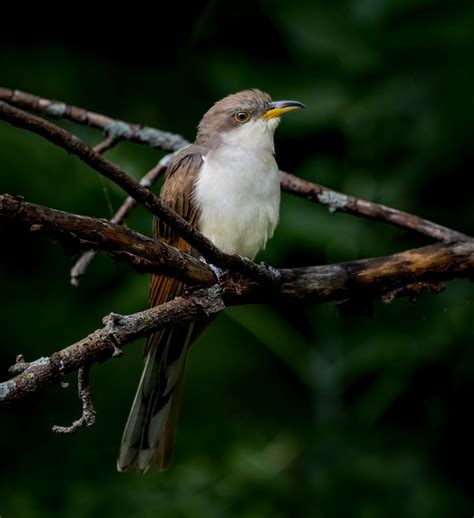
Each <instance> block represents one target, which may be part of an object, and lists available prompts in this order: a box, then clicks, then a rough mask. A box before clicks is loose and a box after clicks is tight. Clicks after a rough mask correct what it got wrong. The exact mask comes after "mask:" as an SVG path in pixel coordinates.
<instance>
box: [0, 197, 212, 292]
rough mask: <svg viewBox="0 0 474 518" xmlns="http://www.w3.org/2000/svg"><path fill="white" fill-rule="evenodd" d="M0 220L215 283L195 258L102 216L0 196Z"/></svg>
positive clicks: (189, 279) (146, 267) (137, 264)
mask: <svg viewBox="0 0 474 518" xmlns="http://www.w3.org/2000/svg"><path fill="white" fill-rule="evenodd" d="M0 221H11V222H18V223H22V224H26V225H28V226H29V227H30V228H31V230H34V231H37V232H44V233H46V234H47V235H48V236H49V237H52V238H54V239H57V240H58V241H60V242H61V243H62V244H63V245H65V246H66V247H71V248H72V249H76V250H77V248H78V247H79V248H80V249H84V248H86V249H90V248H91V247H93V248H97V249H102V250H105V251H106V252H108V253H109V254H110V255H111V256H113V257H115V258H117V259H120V260H125V261H127V262H128V263H129V264H131V265H132V266H133V267H134V268H137V269H138V270H139V271H142V272H153V273H162V274H165V275H170V276H174V277H176V278H178V279H181V280H182V281H184V282H186V283H189V284H203V285H209V284H214V283H215V282H216V278H215V275H214V273H213V271H212V270H211V268H209V267H208V266H207V265H206V264H204V263H203V262H202V261H199V260H198V259H196V258H195V257H192V256H190V255H187V254H184V253H182V252H181V251H179V250H178V249H176V248H174V247H172V246H170V245H167V244H166V243H162V242H160V241H158V240H155V239H151V238H149V237H147V236H144V235H143V234H140V233H138V232H135V231H133V230H130V229H128V228H126V227H123V226H121V225H117V224H116V223H111V222H110V221H107V220H105V219H98V218H91V217H88V216H79V215H76V214H70V213H68V212H63V211H59V210H54V209H49V208H47V207H42V206H41V205H35V204H33V203H28V202H26V201H23V200H21V199H18V198H14V197H12V196H9V195H2V196H0ZM150 268H151V269H150Z"/></svg>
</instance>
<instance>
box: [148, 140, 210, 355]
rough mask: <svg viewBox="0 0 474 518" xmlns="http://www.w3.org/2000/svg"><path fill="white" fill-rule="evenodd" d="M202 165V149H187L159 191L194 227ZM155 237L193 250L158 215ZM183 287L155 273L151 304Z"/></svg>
mask: <svg viewBox="0 0 474 518" xmlns="http://www.w3.org/2000/svg"><path fill="white" fill-rule="evenodd" d="M201 166H202V149H201V148H199V147H197V146H190V147H189V148H187V149H185V150H184V151H183V152H182V154H181V153H180V154H178V155H177V157H176V158H175V159H174V160H173V162H172V163H171V165H170V167H169V170H168V173H167V175H166V179H165V183H164V184H163V188H162V189H161V194H160V198H161V199H162V200H163V201H164V202H166V203H167V204H168V205H169V206H170V207H172V208H173V209H174V210H175V211H176V212H177V213H178V214H179V215H180V216H182V217H183V218H184V219H186V220H187V221H189V223H191V225H193V226H197V223H198V211H197V209H196V206H195V205H194V203H193V196H192V190H193V187H194V182H195V181H196V176H197V173H198V171H199V169H200V168H201ZM153 236H154V237H155V238H156V239H159V240H161V241H164V242H165V243H168V244H170V245H172V246H174V247H176V248H179V249H180V250H183V251H184V252H187V253H189V252H190V251H191V248H192V247H191V245H189V243H187V242H186V241H185V240H184V239H183V238H181V237H179V236H178V235H177V234H176V232H175V231H174V230H173V229H172V228H170V227H169V226H168V225H166V223H163V221H161V220H160V219H159V218H154V220H153ZM182 287H183V285H182V283H181V282H179V281H177V280H175V279H173V278H171V277H166V276H164V275H152V278H151V285H150V294H149V304H150V307H154V306H158V305H160V304H163V303H164V302H167V301H169V300H173V299H174V298H175V297H176V296H177V295H179V294H180V293H181V291H182ZM154 339H155V335H151V336H150V338H149V339H148V342H147V346H146V349H145V352H147V351H148V349H149V347H150V346H151V344H152V343H153V341H154Z"/></svg>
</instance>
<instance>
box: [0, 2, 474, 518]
mask: <svg viewBox="0 0 474 518" xmlns="http://www.w3.org/2000/svg"><path fill="white" fill-rule="evenodd" d="M328 4H330V3H329V2H324V1H322V0H320V1H314V0H313V1H306V2H295V1H293V2H283V1H279V2H270V1H264V0H260V1H252V2H250V1H247V0H245V1H240V2H238V3H227V2H226V3H224V2H211V3H199V2H198V3H195V4H193V7H188V8H185V7H184V6H183V5H181V4H177V3H176V5H174V6H173V5H172V6H168V7H166V8H164V7H163V6H159V5H158V6H154V9H155V11H156V9H157V8H158V11H157V12H152V11H151V7H150V8H149V9H150V10H149V11H147V8H146V7H145V6H141V7H139V6H133V5H127V6H126V7H124V8H120V7H115V8H114V9H112V8H111V10H110V12H109V15H108V18H104V19H99V18H98V17H97V10H98V8H97V6H96V8H94V9H92V10H90V9H86V8H79V6H74V7H75V11H72V13H71V15H70V16H68V17H64V18H63V19H59V17H55V15H54V12H46V10H40V9H38V11H37V12H34V11H32V10H31V9H32V8H28V10H26V9H25V10H24V12H16V13H15V12H12V13H3V14H2V17H3V20H2V35H1V37H0V38H1V48H0V83H1V84H3V85H4V86H8V87H11V88H19V89H22V90H26V91H31V92H33V93H36V94H39V95H43V96H45V97H49V98H57V99H60V100H63V101H65V102H67V103H70V104H76V105H79V106H84V107H87V108H89V109H92V110H96V111H99V112H104V113H107V114H109V115H111V116H114V117H117V118H121V119H124V120H130V121H136V122H141V123H144V124H148V125H152V126H156V127H159V128H162V129H167V130H170V131H175V132H179V133H182V134H183V135H184V136H185V137H187V138H188V139H192V138H193V137H194V128H195V126H196V124H197V122H198V120H199V118H200V117H201V115H202V113H203V112H204V111H205V110H207V108H208V107H209V106H210V104H211V103H212V102H214V101H215V100H217V99H219V98H220V97H222V96H224V95H226V94H228V93H231V92H234V91H238V90H240V89H244V88H248V87H258V88H261V89H264V90H267V91H269V92H270V93H271V95H272V96H273V97H274V98H275V99H281V98H290V99H297V100H300V101H302V102H304V103H305V104H306V105H307V109H306V110H304V111H301V112H297V113H294V114H291V115H289V116H287V117H286V118H285V119H284V121H283V122H282V124H281V127H280V128H279V129H278V131H277V135H276V147H277V158H278V161H279V164H280V166H281V167H282V168H283V169H286V170H288V171H291V172H293V173H295V174H297V175H299V176H302V177H304V178H308V179H311V180H315V181H318V182H320V183H323V184H325V185H328V186H330V187H332V188H335V189H338V190H341V191H343V192H347V193H350V194H353V195H356V196H360V197H364V198H368V199H371V200H374V201H379V202H382V203H385V204H387V205H391V206H394V207H397V208H400V209H404V210H407V211H410V212H414V213H416V214H419V215H421V216H424V217H427V218H430V219H433V220H435V221H437V222H439V223H441V224H444V225H447V226H452V227H454V228H456V229H458V230H460V231H463V232H466V233H471V234H473V233H474V218H473V211H472V191H471V184H472V178H471V176H472V171H473V165H474V146H473V144H474V142H473V140H474V139H473V125H474V124H473V123H474V93H473V91H474V88H473V81H474V59H473V56H474V33H473V27H474V4H473V3H472V1H470V0H466V1H450V2H447V1H434V0H419V1H411V0H380V1H376V0H345V1H339V2H333V3H332V7H328ZM25 17H28V19H29V21H30V22H31V23H32V25H31V27H29V28H28V29H26V28H25V26H24V23H23V22H24V20H25ZM64 125H65V127H67V128H68V129H72V130H74V131H75V132H76V133H77V135H79V136H80V137H81V138H82V139H83V140H84V141H86V142H89V143H95V142H97V141H98V139H99V138H100V135H99V134H98V133H97V132H94V131H91V130H88V129H85V128H83V127H76V126H74V125H72V124H67V123H65V124H64ZM108 156H109V157H110V158H111V159H113V160H115V161H117V162H118V163H120V165H122V166H123V167H124V168H125V169H126V170H127V171H128V172H129V173H130V174H132V175H134V176H135V177H139V176H140V175H141V174H143V173H144V172H145V171H146V170H147V169H148V168H150V167H151V166H152V165H153V164H154V163H155V162H156V160H157V159H158V158H159V156H161V154H160V152H158V151H153V150H149V149H145V148H144V147H141V146H137V145H133V144H127V143H125V144H122V145H120V146H119V148H118V149H117V150H114V151H112V152H110V153H109V155H108ZM0 191H1V192H9V193H11V194H21V195H23V196H24V197H25V198H26V199H27V200H29V201H32V202H36V203H40V204H44V205H48V206H51V207H54V208H58V209H63V210H69V211H73V212H77V213H82V214H91V215H96V216H109V215H110V212H109V208H108V202H107V197H106V195H105V194H104V188H103V183H102V182H101V180H100V178H99V177H98V175H97V174H96V173H94V172H91V171H90V170H89V169H88V168H87V167H85V166H83V165H82V164H81V163H80V162H79V161H78V160H77V159H76V158H74V157H70V156H68V155H67V154H66V153H65V152H64V151H62V150H60V149H57V148H55V147H54V146H53V145H51V144H49V143H46V142H44V141H43V140H42V139H41V138H40V137H38V136H36V135H32V134H28V133H27V132H25V131H22V130H18V129H15V128H12V127H10V126H9V125H7V124H5V123H0ZM107 192H108V194H109V197H110V200H111V203H112V206H113V208H114V209H115V208H117V207H118V206H119V204H120V202H121V200H122V193H121V192H120V191H119V190H118V189H117V188H115V187H114V186H108V187H107ZM129 224H130V226H132V227H133V228H137V229H139V230H140V231H142V232H147V233H149V229H150V226H151V218H150V215H149V214H148V213H146V211H144V210H142V209H139V210H137V211H136V212H135V214H134V215H133V217H132V218H131V219H130V221H129ZM428 242H429V241H428V240H426V239H423V238H421V237H419V236H415V235H413V234H409V233H407V232H404V231H401V230H398V229H393V228H391V227H389V226H387V225H384V224H381V223H373V222H370V221H365V220H362V219H357V218H354V217H351V216H347V215H340V214H336V215H331V214H329V213H328V211H327V210H326V209H325V208H323V207H320V206H317V205H315V204H311V203H309V202H305V201H303V200H299V199H295V198H293V197H289V196H286V195H285V196H283V199H282V210H281V224H280V226H279V228H278V231H277V232H276V235H275V237H274V238H273V240H272V241H271V242H270V243H269V245H268V247H267V249H266V250H265V251H264V252H263V253H262V254H261V255H260V256H259V258H260V259H261V260H266V261H268V262H270V263H271V264H273V265H275V266H277V267H278V266H296V265H311V264H318V263H319V264H320V263H329V262H334V261H342V260H351V259H357V258H362V257H368V256H376V255H383V254H389V253H392V252H396V251H399V250H403V249H406V248H410V247H414V246H421V245H423V244H426V243H428ZM0 246H1V254H0V282H1V290H0V306H1V311H0V319H1V339H0V343H1V350H0V376H1V377H2V379H6V378H7V377H8V374H7V367H8V366H9V365H11V364H12V363H13V362H14V358H15V355H16V354H17V353H19V352H21V353H23V354H25V356H26V358H27V359H30V360H31V359H34V358H37V357H39V356H42V355H48V354H50V353H52V352H53V351H55V350H58V349H60V348H63V347H64V346H66V345H68V344H70V343H72V342H74V341H75V340H78V339H80V338H81V337H83V336H85V335H86V334H87V333H89V332H90V331H92V330H93V329H95V328H97V327H98V326H100V325H101V318H102V316H104V315H105V314H107V313H108V312H110V311H115V312H121V313H128V312H133V311H137V310H141V309H143V308H144V307H145V306H146V298H147V285H148V279H147V277H146V276H140V275H139V274H137V273H135V272H134V271H132V270H130V269H129V268H127V267H126V266H124V265H116V264H115V263H114V262H113V261H112V260H110V259H108V258H107V257H101V258H100V259H99V260H98V261H97V262H96V263H95V264H94V265H93V267H92V268H91V269H90V271H89V273H88V275H87V277H86V278H85V279H84V280H83V282H82V283H81V286H80V288H79V289H74V288H72V287H71V286H70V285H69V279H68V270H69V268H70V266H71V265H72V264H73V259H72V258H67V257H66V256H65V255H64V253H63V250H62V249H61V248H60V247H59V246H58V245H57V244H54V243H51V242H49V241H47V240H45V239H44V238H41V237H39V236H37V235H35V234H32V233H29V232H25V231H24V230H21V229H12V228H5V225H2V226H1V227H0ZM473 311H474V298H473V288H472V284H470V283H469V282H468V281H454V282H451V283H449V285H448V288H447V290H446V291H445V292H444V293H442V294H441V295H438V296H434V295H423V296H422V297H421V300H420V301H419V302H418V303H417V304H415V305H412V304H410V303H408V302H407V301H406V300H399V301H396V302H394V303H392V304H390V305H384V304H382V303H381V302H377V303H376V305H375V308H374V315H373V318H371V319H369V318H363V317H360V318H356V317H348V318H339V316H338V312H337V310H336V309H335V308H334V307H333V306H332V305H321V306H307V307H299V306H295V305H287V306H283V305H281V306H275V307H268V306H254V307H238V308H232V309H230V310H227V311H226V312H225V313H224V314H222V315H221V316H219V318H218V319H217V321H216V322H215V323H214V325H213V326H212V327H211V328H210V329H209V331H208V332H207V333H206V334H205V335H204V337H203V338H202V339H201V340H200V341H199V343H198V344H197V345H196V346H195V347H194V350H193V351H192V353H191V355H190V361H189V364H188V370H187V381H186V387H185V396H184V404H183V408H182V414H181V418H180V425H179V431H178V437H177V447H176V451H175V456H174V462H173V467H172V469H171V470H170V471H169V472H167V473H163V474H159V473H158V472H157V471H156V470H155V469H154V468H152V469H150V471H149V472H148V473H147V475H146V476H140V475H138V474H136V473H127V474H118V473H117V472H116V471H115V457H116V453H117V449H118V445H119V442H120V437H121V433H122V428H123V425H124V423H125V420H126V417H127V414H128V410H129V405H130V403H131V400H132V397H133V393H134V390H135V387H136V384H137V382H138V378H139V371H140V368H141V363H142V359H141V354H142V343H135V344H131V345H129V346H127V348H126V350H125V354H124V356H123V358H122V359H120V360H113V361H108V362H107V363H105V364H102V365H96V366H94V368H93V370H92V388H93V393H94V401H95V404H96V409H97V424H96V425H95V426H94V427H93V428H90V429H87V430H83V431H81V432H79V433H78V434H76V435H74V436H71V437H60V436H56V435H53V434H52V433H51V432H50V428H51V426H52V425H53V424H69V423H70V422H71V421H72V420H74V419H75V418H77V417H78V415H79V413H80V403H79V401H78V400H77V397H76V395H75V381H74V377H73V376H71V377H69V378H68V380H69V381H70V386H69V388H68V389H66V390H65V389H62V388H60V387H59V386H54V387H51V388H48V389H47V390H45V391H43V392H42V393H41V394H38V395H36V396H34V397H32V398H30V399H29V400H28V401H25V402H22V403H21V404H19V405H16V406H15V407H13V408H10V409H8V410H2V412H1V414H0V415H1V417H0V419H1V421H0V423H1V426H0V515H1V516H2V518H10V517H17V516H19V517H39V516H61V517H74V518H76V517H95V516H101V517H102V516H103V517H106V516H126V517H149V516H150V517H151V516H159V517H199V518H200V517H211V518H213V517H246V518H257V517H267V516H272V517H277V516H278V517H280V516H281V517H287V516H289V517H293V516H297V517H299V516H302V517H317V518H319V517H357V518H359V517H360V518H378V517H381V518H387V517H392V516H393V517H401V516H403V517H405V516H406V517H426V518H434V517H440V518H441V517H443V518H444V517H446V516H450V517H451V516H453V517H454V516H471V515H472V514H473V513H474V501H473V494H474V483H473V477H474V472H473V465H474V448H473V439H472V437H473V433H474V421H473V417H472V408H473V405H472V403H473V396H474V381H473V376H474V349H473V344H472V341H473V330H474V329H473V327H474V326H473V317H474V315H473Z"/></svg>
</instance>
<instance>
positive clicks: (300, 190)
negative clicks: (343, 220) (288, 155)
mask: <svg viewBox="0 0 474 518" xmlns="http://www.w3.org/2000/svg"><path fill="white" fill-rule="evenodd" d="M280 185H281V188H282V190H283V191H285V192H289V193H291V194H295V195H296V196H300V197H301V198H305V199H307V200H311V201H316V202H318V203H321V204H322V205H326V206H327V207H328V209H329V212H332V213H333V212H337V211H339V212H347V213H348V214H352V215H354V216H362V217H365V218H369V219H372V220H375V221H384V222H385V223H390V224H392V225H395V226H397V227H401V228H406V229H409V230H413V231H414V232H418V233H420V234H424V235H425V236H428V237H431V238H433V239H436V240H437V241H447V242H449V241H459V240H463V239H472V238H471V237H469V236H467V235H466V234H463V233H461V232H458V231H457V230H452V229H450V228H448V227H443V226H442V225H438V224H437V223H434V222H432V221H429V220H427V219H423V218H420V217H419V216H415V215H414V214H409V213H408V212H403V211H401V210H397V209H392V208H391V207H387V206H386V205H381V204H379V203H374V202H371V201H367V200H362V199H360V198H356V197H355V196H349V195H347V194H342V193H340V192H337V191H333V190H332V189H328V188H327V187H324V186H322V185H319V184H317V183H312V182H308V181H307V180H303V179H301V178H298V177H297V176H294V175H292V174H290V173H286V172H284V171H280Z"/></svg>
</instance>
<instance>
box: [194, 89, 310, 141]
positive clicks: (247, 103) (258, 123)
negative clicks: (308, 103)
mask: <svg viewBox="0 0 474 518" xmlns="http://www.w3.org/2000/svg"><path fill="white" fill-rule="evenodd" d="M298 108H304V104H302V103H300V102H298V101H272V100H271V98H270V96H269V95H268V94H266V93H264V92H261V91H260V90H255V89H253V90H244V91H242V92H238V93H236V94H232V95H228V96H227V97H224V98H223V99H221V100H220V101H218V102H216V103H215V104H214V105H213V106H212V108H210V109H209V110H208V111H207V112H206V113H205V114H204V116H203V118H202V119H201V122H200V123H199V126H198V133H197V138H196V144H200V145H205V146H209V147H213V146H216V145H220V144H222V143H223V142H228V143H234V144H235V145H238V144H251V143H254V144H256V143H258V142H259V141H260V140H262V139H264V140H269V141H271V142H273V133H274V132H275V129H276V127H277V126H278V123H279V122H280V117H281V116H282V115H283V114H285V113H288V112H290V111H293V110H297V109H298Z"/></svg>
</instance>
